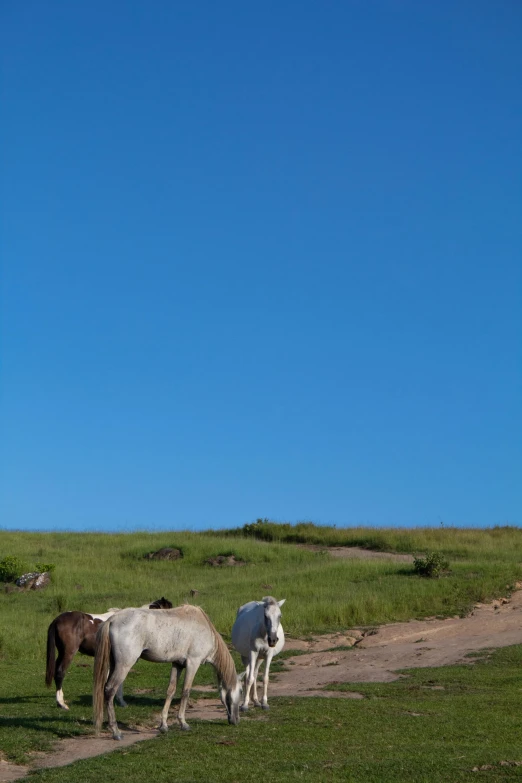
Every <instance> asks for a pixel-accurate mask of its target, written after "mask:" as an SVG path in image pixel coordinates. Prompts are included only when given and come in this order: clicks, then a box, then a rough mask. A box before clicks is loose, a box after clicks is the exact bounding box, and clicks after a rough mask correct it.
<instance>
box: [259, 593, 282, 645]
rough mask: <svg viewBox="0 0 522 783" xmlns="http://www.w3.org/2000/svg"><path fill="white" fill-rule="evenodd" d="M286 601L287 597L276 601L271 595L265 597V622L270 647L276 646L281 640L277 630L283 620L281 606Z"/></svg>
mask: <svg viewBox="0 0 522 783" xmlns="http://www.w3.org/2000/svg"><path fill="white" fill-rule="evenodd" d="M285 601H286V598H282V599H281V601H276V600H275V598H272V597H271V596H266V597H265V598H263V608H264V622H265V630H266V638H267V641H268V646H269V647H275V646H276V644H277V642H278V641H279V640H278V636H277V632H278V630H279V623H280V622H281V607H282V606H283V604H284V602H285Z"/></svg>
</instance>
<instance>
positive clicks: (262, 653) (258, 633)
mask: <svg viewBox="0 0 522 783" xmlns="http://www.w3.org/2000/svg"><path fill="white" fill-rule="evenodd" d="M285 600H286V599H285V598H283V599H282V600H281V601H276V600H275V598H272V597H271V596H267V597H266V598H263V600H262V601H249V602H248V603H247V604H244V605H243V606H240V607H239V609H238V610H237V616H236V620H235V622H234V625H233V626H232V644H233V645H234V647H235V648H236V650H237V651H238V653H239V654H240V655H241V660H242V661H243V664H244V665H245V666H246V671H245V674H244V677H245V680H246V689H245V699H244V702H243V704H242V706H241V709H242V710H247V709H248V707H249V705H250V690H251V689H253V699H254V704H255V706H256V707H263V709H265V710H267V709H268V675H269V672H270V663H271V661H272V658H273V657H274V655H277V653H280V652H281V650H282V649H283V647H284V646H285V634H284V631H283V626H282V625H281V608H280V607H281V606H282V605H283V604H284V602H285ZM263 661H265V670H264V674H263V698H262V700H261V701H259V699H258V696H257V675H258V673H259V669H260V667H261V664H262V663H263Z"/></svg>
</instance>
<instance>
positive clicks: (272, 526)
mask: <svg viewBox="0 0 522 783" xmlns="http://www.w3.org/2000/svg"><path fill="white" fill-rule="evenodd" d="M206 534H207V535H211V536H213V535H216V536H220V537H223V536H224V535H225V536H230V537H232V538H237V537H238V536H242V537H245V538H254V539H257V540H260V541H270V542H275V541H277V542H279V543H292V544H315V545H319V546H325V547H328V546H357V547H363V548H365V549H371V550H374V551H377V552H403V553H409V554H419V553H422V552H425V551H427V550H432V551H444V553H445V554H446V555H448V556H450V557H464V558H466V557H473V556H488V555H490V554H491V555H492V556H493V557H495V558H498V557H500V556H502V557H507V558H508V559H510V560H513V559H518V560H520V559H521V558H522V528H520V527H515V526H511V525H505V526H496V527H492V528H486V529H471V528H457V527H445V526H444V525H441V526H440V527H438V528H432V527H417V528H367V527H349V528H341V527H335V526H334V527H331V526H326V525H325V526H322V525H315V524H314V523H313V522H298V523H296V524H291V523H289V522H272V521H270V520H269V519H258V520H256V522H251V523H248V524H246V525H243V527H240V528H231V529H228V530H221V531H213V530H209V531H207V533H206Z"/></svg>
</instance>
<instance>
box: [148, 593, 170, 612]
mask: <svg viewBox="0 0 522 783" xmlns="http://www.w3.org/2000/svg"><path fill="white" fill-rule="evenodd" d="M149 609H172V604H171V603H170V601H168V600H167V599H166V598H164V597H163V596H162V597H161V598H158V600H157V601H153V602H152V603H151V604H149Z"/></svg>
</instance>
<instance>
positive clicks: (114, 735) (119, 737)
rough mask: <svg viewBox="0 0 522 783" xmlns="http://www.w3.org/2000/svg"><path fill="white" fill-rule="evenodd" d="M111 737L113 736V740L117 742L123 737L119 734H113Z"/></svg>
mask: <svg viewBox="0 0 522 783" xmlns="http://www.w3.org/2000/svg"><path fill="white" fill-rule="evenodd" d="M112 738H113V740H117V741H118V742H119V741H120V740H121V739H123V737H122V736H121V734H113V737H112Z"/></svg>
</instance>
